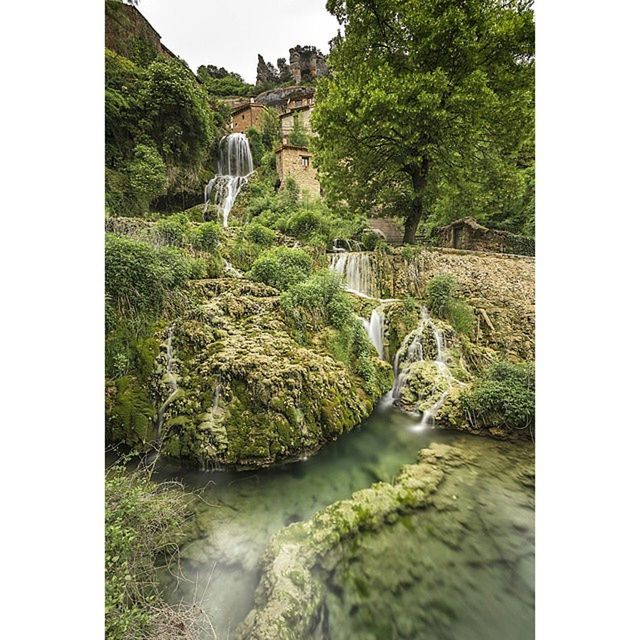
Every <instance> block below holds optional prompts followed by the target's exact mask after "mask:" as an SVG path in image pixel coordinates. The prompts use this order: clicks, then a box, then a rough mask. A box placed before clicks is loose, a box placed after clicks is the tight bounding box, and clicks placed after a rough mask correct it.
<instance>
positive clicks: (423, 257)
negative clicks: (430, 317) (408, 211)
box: [370, 247, 535, 360]
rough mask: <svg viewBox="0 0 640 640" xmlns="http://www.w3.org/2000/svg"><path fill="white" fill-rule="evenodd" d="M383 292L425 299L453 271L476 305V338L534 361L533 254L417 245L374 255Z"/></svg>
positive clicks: (467, 298) (465, 294) (467, 297)
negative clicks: (436, 281)
mask: <svg viewBox="0 0 640 640" xmlns="http://www.w3.org/2000/svg"><path fill="white" fill-rule="evenodd" d="M370 256H371V263H372V265H373V269H374V270H375V277H376V279H377V282H378V288H379V291H381V294H382V295H383V296H384V297H388V298H403V297H406V296H412V297H414V298H417V299H424V298H425V296H426V287H427V284H428V283H429V281H430V280H431V278H433V277H434V276H436V275H439V274H442V273H450V274H451V275H453V276H454V278H455V279H456V281H457V283H458V287H459V294H460V296H461V297H462V298H464V299H465V301H466V302H468V303H469V304H470V305H471V306H472V307H473V309H474V313H475V319H476V328H475V331H474V341H476V342H477V343H478V344H479V345H481V346H486V347H490V348H492V349H495V350H496V351H498V352H499V353H500V354H502V355H503V356H505V357H513V358H518V359H524V360H533V358H534V348H535V259H534V258H530V257H525V256H509V255H496V254H486V255H483V254H478V253H465V252H462V251H455V250H451V249H437V248H427V247H416V248H411V249H409V248H408V247H405V248H403V249H400V248H398V249H391V250H390V251H389V252H386V253H383V252H373V253H371V254H370Z"/></svg>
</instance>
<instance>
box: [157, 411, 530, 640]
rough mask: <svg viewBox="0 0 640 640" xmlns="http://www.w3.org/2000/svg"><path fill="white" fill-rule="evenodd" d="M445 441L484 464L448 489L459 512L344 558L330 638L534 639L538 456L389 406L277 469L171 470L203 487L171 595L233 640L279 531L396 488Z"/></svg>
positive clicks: (420, 522)
mask: <svg viewBox="0 0 640 640" xmlns="http://www.w3.org/2000/svg"><path fill="white" fill-rule="evenodd" d="M431 442H446V443H448V444H453V445H456V446H459V447H461V448H464V449H465V450H467V451H472V452H474V453H477V454H478V455H477V459H478V461H479V462H478V463H476V464H467V465H463V466H461V467H459V468H458V470H457V472H456V474H455V477H454V478H450V479H449V478H448V479H447V481H446V482H445V483H443V492H442V495H443V496H446V495H449V502H451V496H454V498H453V499H454V500H455V501H456V502H455V505H456V508H455V509H449V508H447V509H443V510H436V511H433V512H432V510H429V511H426V512H417V513H415V514H413V515H411V516H406V517H403V518H402V519H401V520H400V522H398V523H396V524H395V525H393V526H389V527H386V528H385V529H384V530H383V531H381V532H378V533H375V534H373V533H372V534H367V535H364V536H362V537H361V538H359V539H358V540H357V541H353V542H352V543H350V544H349V545H348V548H345V549H343V550H342V553H344V562H342V563H341V564H340V565H339V567H338V569H337V570H336V571H335V572H334V573H333V574H332V575H331V576H325V577H324V578H323V579H324V580H325V581H326V584H327V586H328V587H329V594H330V595H329V597H328V598H327V606H326V611H327V612H328V614H329V615H328V624H325V628H324V630H323V634H324V635H323V636H322V637H325V638H328V639H331V640H342V639H343V638H345V639H346V638H362V639H363V640H364V639H368V640H374V639H376V640H377V639H378V638H379V639H380V640H383V639H387V638H396V637H397V638H425V639H434V640H435V639H437V640H440V639H442V640H449V639H451V640H463V639H466V638H469V639H471V638H475V639H478V638H480V639H483V638H487V640H488V639H489V638H509V640H520V639H522V640H528V639H529V638H533V544H534V535H533V527H534V517H533V514H534V511H533V493H534V489H533V447H532V446H530V445H526V444H514V443H497V442H495V441H492V440H488V439H485V438H479V437H473V436H468V435H462V434H452V433H448V432H444V431H439V430H437V429H433V428H430V427H428V426H425V425H423V424H420V418H419V417H414V416H410V415H407V414H406V413H403V412H401V411H399V410H397V409H395V408H393V407H390V406H389V405H388V402H384V401H383V402H381V403H380V404H379V405H378V408H377V409H376V410H375V411H374V413H373V414H372V415H371V416H370V417H369V418H368V419H367V420H366V421H365V422H363V423H362V425H360V426H359V427H358V428H356V429H354V430H353V431H351V432H350V433H348V434H346V435H344V436H342V437H341V438H339V439H338V440H337V441H335V442H333V443H331V444H329V445H327V446H326V447H325V448H324V449H322V450H321V451H320V452H319V453H318V454H317V455H315V456H313V457H311V458H309V459H307V460H299V461H296V462H292V463H289V464H286V465H282V466H279V467H276V468H272V469H269V470H263V471H247V472H229V471H226V472H222V471H220V472H201V471H193V470H181V469H180V468H179V467H177V466H175V465H173V464H172V463H170V462H168V461H165V460H159V461H158V463H157V466H156V476H157V478H158V479H169V478H179V479H180V480H181V481H182V482H183V483H184V484H185V486H186V488H187V489H191V490H199V491H198V496H197V498H196V500H195V503H196V507H195V511H196V515H195V519H194V520H193V521H192V522H191V523H190V525H189V527H190V529H189V531H190V536H191V539H190V541H189V542H188V543H187V544H185V545H183V548H182V549H181V553H180V562H179V565H178V564H174V565H173V566H172V567H171V571H170V572H169V571H163V572H162V574H161V579H162V582H163V584H164V589H165V595H166V597H167V599H168V600H169V601H170V602H172V603H176V602H180V601H186V602H198V603H200V605H201V606H202V608H203V609H204V610H205V611H206V612H207V614H208V615H209V616H210V618H211V621H212V623H213V625H214V627H215V629H216V633H217V637H218V638H230V637H232V636H233V630H234V629H235V628H236V627H237V625H238V624H239V623H240V622H241V621H242V620H243V619H244V617H245V616H246V614H247V613H248V612H249V611H250V609H251V608H252V605H253V596H254V592H255V588H256V586H257V584H258V580H259V576H260V570H259V560H260V556H261V554H262V552H263V550H264V548H265V546H266V544H267V541H268V539H269V538H270V536H271V535H272V534H274V533H275V532H276V531H278V530H279V529H281V528H282V527H284V526H287V525H288V524H291V523H292V522H296V521H300V520H306V519H308V518H309V517H311V516H312V515H313V514H314V513H315V512H316V511H318V510H319V509H322V508H323V507H325V506H327V505H329V504H331V503H332V502H335V501H337V500H341V499H344V498H348V497H349V496H350V495H351V494H352V493H353V492H354V491H357V490H359V489H362V488H364V487H367V486H370V485H371V484H372V483H373V482H376V481H379V480H387V481H388V480H391V479H392V478H393V477H394V476H395V475H396V474H397V472H398V471H399V469H400V467H401V466H402V465H404V464H411V463H413V462H415V460H416V455H417V453H418V451H419V450H420V449H421V448H424V447H426V446H428V445H429V443H431ZM402 576H404V577H403V578H402ZM434 603H435V604H434Z"/></svg>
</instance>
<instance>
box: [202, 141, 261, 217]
mask: <svg viewBox="0 0 640 640" xmlns="http://www.w3.org/2000/svg"><path fill="white" fill-rule="evenodd" d="M252 173H253V158H252V157H251V148H250V146H249V140H248V139H247V136H245V135H244V133H232V134H230V135H228V136H225V137H224V138H222V140H221V141H220V156H219V158H218V173H217V175H216V177H215V178H213V180H210V181H209V183H208V184H207V186H206V187H205V189H204V209H203V213H206V211H207V206H208V205H209V203H210V202H211V200H212V198H213V202H214V204H215V205H217V206H218V207H220V209H221V210H222V224H223V225H224V226H225V227H226V226H228V224H229V212H230V211H231V208H232V207H233V203H234V202H235V201H236V198H237V197H238V194H239V193H240V191H241V190H242V187H244V185H245V184H247V182H248V180H249V176H250V175H251V174H252Z"/></svg>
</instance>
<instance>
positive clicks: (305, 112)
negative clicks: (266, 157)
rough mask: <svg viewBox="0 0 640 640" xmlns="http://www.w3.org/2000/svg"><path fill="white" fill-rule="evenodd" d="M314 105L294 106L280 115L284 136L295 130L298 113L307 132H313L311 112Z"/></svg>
mask: <svg viewBox="0 0 640 640" xmlns="http://www.w3.org/2000/svg"><path fill="white" fill-rule="evenodd" d="M312 113H313V107H301V108H294V109H292V110H291V111H288V112H287V113H284V114H282V115H281V116H280V129H281V131H282V135H283V136H288V135H289V134H290V133H291V132H292V131H293V122H294V117H295V115H296V114H297V115H298V118H299V119H300V124H301V125H302V127H303V128H304V130H305V131H306V132H307V133H311V114H312Z"/></svg>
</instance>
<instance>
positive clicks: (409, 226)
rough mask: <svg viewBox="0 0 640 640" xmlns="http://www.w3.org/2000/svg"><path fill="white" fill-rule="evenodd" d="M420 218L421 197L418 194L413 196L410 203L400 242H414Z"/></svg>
mask: <svg viewBox="0 0 640 640" xmlns="http://www.w3.org/2000/svg"><path fill="white" fill-rule="evenodd" d="M421 219H422V197H421V196H418V197H416V198H414V200H413V202H412V203H411V212H410V213H409V215H408V216H407V219H406V221H405V223H404V238H403V239H402V242H403V243H404V244H415V243H416V231H417V230H418V224H419V223H420V220H421Z"/></svg>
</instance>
